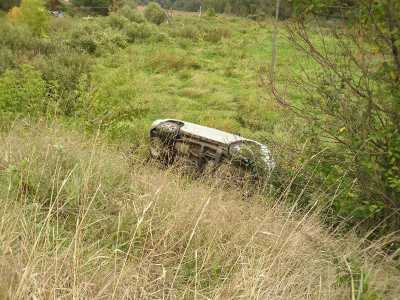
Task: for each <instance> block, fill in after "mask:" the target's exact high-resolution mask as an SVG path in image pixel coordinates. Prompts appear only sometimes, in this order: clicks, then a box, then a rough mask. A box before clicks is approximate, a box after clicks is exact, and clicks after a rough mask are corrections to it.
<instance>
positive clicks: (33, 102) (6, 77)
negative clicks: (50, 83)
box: [0, 65, 46, 116]
mask: <svg viewBox="0 0 400 300" xmlns="http://www.w3.org/2000/svg"><path fill="white" fill-rule="evenodd" d="M45 101H46V84H45V82H44V81H43V79H42V77H41V74H40V73H39V72H38V71H36V70H34V69H33V68H32V67H30V66H28V65H22V66H21V67H20V69H18V70H7V71H6V72H4V73H3V74H2V75H1V76H0V111H2V112H3V113H5V114H6V115H7V114H15V115H18V114H24V115H31V116H34V115H39V114H41V113H43V112H45V109H46V102H45Z"/></svg>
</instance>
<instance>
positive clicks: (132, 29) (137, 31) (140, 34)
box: [125, 23, 154, 43]
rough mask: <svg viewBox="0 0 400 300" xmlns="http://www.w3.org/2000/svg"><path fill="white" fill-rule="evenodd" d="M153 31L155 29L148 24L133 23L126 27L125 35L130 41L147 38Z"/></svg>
mask: <svg viewBox="0 0 400 300" xmlns="http://www.w3.org/2000/svg"><path fill="white" fill-rule="evenodd" d="M153 33H154V29H153V28H152V27H151V26H149V25H147V24H137V23H132V24H129V25H128V26H127V27H126V28H125V35H126V37H127V40H128V42H130V43H133V42H137V41H143V40H146V39H148V38H150V37H151V36H152V34H153Z"/></svg>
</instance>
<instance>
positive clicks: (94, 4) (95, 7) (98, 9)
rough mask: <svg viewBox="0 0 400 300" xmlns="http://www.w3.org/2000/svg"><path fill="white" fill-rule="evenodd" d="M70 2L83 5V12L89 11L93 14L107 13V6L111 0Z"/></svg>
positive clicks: (77, 5)
mask: <svg viewBox="0 0 400 300" xmlns="http://www.w3.org/2000/svg"><path fill="white" fill-rule="evenodd" d="M72 4H73V5H74V6H76V7H78V8H79V7H85V8H88V10H87V9H85V12H87V11H89V12H92V13H94V14H100V15H107V14H108V8H109V7H110V6H111V4H112V3H111V0H72Z"/></svg>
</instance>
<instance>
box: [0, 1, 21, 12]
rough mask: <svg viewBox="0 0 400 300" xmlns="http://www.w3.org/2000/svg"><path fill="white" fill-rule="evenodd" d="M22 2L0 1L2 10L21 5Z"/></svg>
mask: <svg viewBox="0 0 400 300" xmlns="http://www.w3.org/2000/svg"><path fill="white" fill-rule="evenodd" d="M20 3H21V1H20V0H1V1H0V10H5V11H8V10H10V9H12V8H13V7H15V6H19V5H20Z"/></svg>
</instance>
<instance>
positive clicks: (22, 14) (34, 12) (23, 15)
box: [12, 0, 50, 35]
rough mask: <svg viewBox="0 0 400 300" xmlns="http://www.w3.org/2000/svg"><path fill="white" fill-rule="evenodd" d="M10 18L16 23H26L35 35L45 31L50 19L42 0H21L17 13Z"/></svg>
mask: <svg viewBox="0 0 400 300" xmlns="http://www.w3.org/2000/svg"><path fill="white" fill-rule="evenodd" d="M12 18H15V20H12V21H15V23H17V24H18V23H21V24H25V25H27V26H28V27H29V28H30V29H31V30H32V32H33V33H34V34H36V35H43V34H45V33H46V32H47V30H48V26H49V20H50V17H49V15H48V12H47V9H46V7H45V4H44V1H43V0H22V2H21V6H20V7H19V14H18V15H17V16H15V17H14V16H12Z"/></svg>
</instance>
